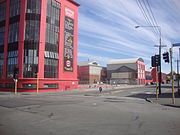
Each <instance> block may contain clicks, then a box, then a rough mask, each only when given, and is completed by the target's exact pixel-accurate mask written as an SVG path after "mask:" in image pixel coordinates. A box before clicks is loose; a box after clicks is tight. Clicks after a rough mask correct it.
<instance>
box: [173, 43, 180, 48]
mask: <svg viewBox="0 0 180 135" xmlns="http://www.w3.org/2000/svg"><path fill="white" fill-rule="evenodd" d="M172 46H173V47H177V46H179V47H180V43H175V44H172Z"/></svg>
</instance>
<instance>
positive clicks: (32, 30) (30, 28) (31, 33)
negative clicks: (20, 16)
mask: <svg viewBox="0 0 180 135" xmlns="http://www.w3.org/2000/svg"><path fill="white" fill-rule="evenodd" d="M39 25H40V22H39V21H37V20H26V31H25V40H33V41H39V27H40V26H39Z"/></svg>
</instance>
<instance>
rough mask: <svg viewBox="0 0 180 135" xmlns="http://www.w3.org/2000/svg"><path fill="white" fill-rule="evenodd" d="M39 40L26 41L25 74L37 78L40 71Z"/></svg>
mask: <svg viewBox="0 0 180 135" xmlns="http://www.w3.org/2000/svg"><path fill="white" fill-rule="evenodd" d="M37 47H38V42H37V43H36V42H25V49H24V70H23V76H24V77H27V78H35V77H36V73H37V71H38V48H37Z"/></svg>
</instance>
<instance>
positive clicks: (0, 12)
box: [0, 2, 6, 21]
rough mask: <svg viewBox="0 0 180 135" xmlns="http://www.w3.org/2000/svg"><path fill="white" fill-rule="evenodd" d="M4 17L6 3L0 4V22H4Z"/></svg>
mask: <svg viewBox="0 0 180 135" xmlns="http://www.w3.org/2000/svg"><path fill="white" fill-rule="evenodd" d="M5 17H6V3H5V2H3V3H0V21H3V20H5Z"/></svg>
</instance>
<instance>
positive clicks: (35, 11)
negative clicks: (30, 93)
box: [23, 0, 41, 78]
mask: <svg viewBox="0 0 180 135" xmlns="http://www.w3.org/2000/svg"><path fill="white" fill-rule="evenodd" d="M40 13H41V0H28V1H27V9H26V30H25V43H24V67H23V76H24V77H27V78H35V77H36V73H37V72H38V56H39V53H38V52H39V35H40V33H39V30H40Z"/></svg>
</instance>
